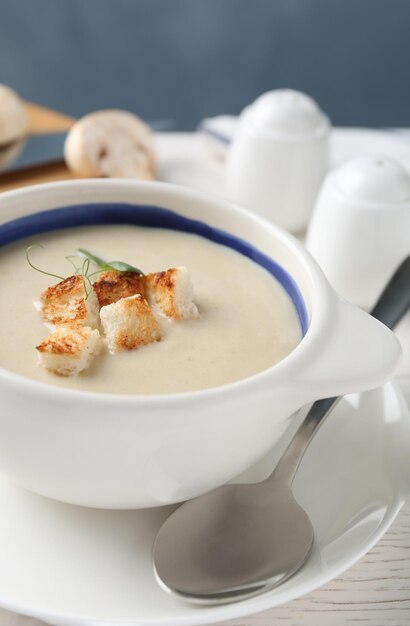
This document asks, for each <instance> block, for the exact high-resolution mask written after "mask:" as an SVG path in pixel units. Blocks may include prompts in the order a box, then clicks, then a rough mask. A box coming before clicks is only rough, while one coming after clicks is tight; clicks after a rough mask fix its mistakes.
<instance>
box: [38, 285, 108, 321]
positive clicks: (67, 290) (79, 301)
mask: <svg viewBox="0 0 410 626" xmlns="http://www.w3.org/2000/svg"><path fill="white" fill-rule="evenodd" d="M98 310H99V305H98V298H97V296H96V294H95V292H94V290H93V289H91V287H90V289H89V293H88V296H87V294H86V293H85V289H84V282H83V278H82V277H81V276H78V275H76V274H75V275H73V276H69V277H68V278H66V279H64V280H62V281H61V282H60V283H57V284H56V285H52V286H51V287H49V288H48V289H46V290H45V291H43V293H42V294H41V313H42V317H43V320H44V322H46V323H48V324H52V325H53V326H57V325H59V324H82V325H84V326H91V327H92V328H95V327H97V326H98Z"/></svg>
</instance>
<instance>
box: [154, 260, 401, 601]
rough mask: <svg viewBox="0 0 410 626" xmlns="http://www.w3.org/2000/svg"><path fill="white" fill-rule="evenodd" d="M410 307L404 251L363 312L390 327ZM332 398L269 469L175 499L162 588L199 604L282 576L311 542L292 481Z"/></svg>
mask: <svg viewBox="0 0 410 626" xmlns="http://www.w3.org/2000/svg"><path fill="white" fill-rule="evenodd" d="M409 307H410V256H409V257H407V259H406V260H405V261H404V262H403V263H402V264H401V265H400V267H399V268H398V269H397V270H396V272H395V274H394V275H393V277H392V278H391V280H390V281H389V283H388V285H387V287H386V288H385V290H384V291H383V293H382V295H381V296H380V298H379V300H378V302H377V304H376V305H375V307H374V308H373V310H372V312H371V314H372V315H373V316H374V317H376V318H377V319H379V320H380V321H382V322H383V323H384V324H386V325H387V326H389V327H390V328H393V327H394V326H395V325H396V324H397V323H398V322H399V321H400V319H401V318H402V317H403V315H404V314H405V313H406V311H407V310H408V309H409ZM338 400H339V398H328V399H325V400H318V401H317V402H315V403H314V404H313V405H312V407H311V409H310V411H309V412H308V414H307V416H306V418H305V419H304V421H303V423H302V424H301V426H300V427H299V429H298V430H297V432H296V434H295V435H294V437H293V439H292V441H291V442H290V444H289V446H288V447H287V449H286V450H285V452H284V454H283V456H282V458H281V459H280V461H279V463H278V465H277V466H276V468H275V470H274V471H273V473H272V474H271V475H270V476H269V477H268V478H267V479H266V480H265V481H263V482H261V483H258V484H253V485H226V486H224V487H220V488H218V489H216V490H214V491H211V492H209V493H206V494H205V495H203V496H200V497H198V498H195V499H194V500H190V501H188V502H186V503H185V504H183V505H182V506H180V507H179V508H178V509H177V510H176V511H175V512H174V513H172V515H170V517H169V518H168V519H167V520H166V521H165V523H164V524H163V526H162V527H161V529H160V530H159V532H158V534H157V537H156V539H155V543H154V547H153V561H154V571H155V574H156V577H157V579H158V582H159V583H160V585H161V586H162V587H163V588H164V589H166V590H167V591H169V592H171V593H173V594H176V595H178V596H179V597H181V598H184V599H185V600H189V601H191V602H195V603H199V604H222V603H226V602H231V601H234V600H242V599H245V598H248V597H250V596H254V595H257V594H259V593H261V592H263V591H266V590H268V589H272V588H273V587H276V586H277V585H279V584H281V583H282V582H284V581H285V580H287V579H288V578H289V577H290V576H292V574H294V573H295V572H296V571H297V570H298V569H299V568H300V567H301V566H302V565H303V563H304V562H305V560H306V558H307V556H308V554H309V552H310V549H311V547H312V544H313V539H314V531H313V527H312V524H311V522H310V519H309V517H308V516H307V514H306V513H305V511H304V510H303V509H302V508H301V507H300V506H299V504H298V503H297V502H296V500H295V499H294V497H293V494H292V488H291V487H292V482H293V479H294V477H295V474H296V471H297V469H298V467H299V463H300V461H301V459H302V457H303V455H304V453H305V451H306V448H307V447H308V445H309V443H310V441H311V440H312V437H313V435H314V434H315V433H316V431H317V430H318V428H319V426H320V424H322V423H323V422H324V420H325V419H326V417H327V416H328V415H329V413H330V412H331V410H332V408H333V406H334V405H335V403H336V402H337V401H338Z"/></svg>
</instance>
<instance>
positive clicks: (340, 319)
mask: <svg viewBox="0 0 410 626" xmlns="http://www.w3.org/2000/svg"><path fill="white" fill-rule="evenodd" d="M333 296H334V297H333V298H330V301H329V302H328V305H329V308H328V313H327V315H326V320H325V321H324V324H323V325H324V326H325V327H324V328H323V325H321V330H320V334H319V336H318V337H316V338H315V340H314V342H312V344H313V343H314V349H313V345H312V350H310V349H309V347H308V349H307V350H306V351H305V355H304V358H303V359H298V365H299V364H300V369H299V367H298V372H295V377H294V381H293V382H294V383H295V385H296V386H297V388H298V390H299V391H300V397H304V398H306V400H305V402H309V401H311V400H316V399H319V398H327V397H332V396H339V395H344V394H346V393H354V392H358V391H365V390H367V389H372V388H374V387H378V386H379V385H381V384H383V383H385V382H386V381H387V380H389V379H390V378H392V376H393V374H394V372H395V370H396V368H397V366H398V365H399V362H400V357H401V346H400V343H399V341H398V339H397V338H396V336H395V335H394V334H393V333H392V331H391V330H389V329H388V328H387V326H385V325H384V324H382V323H381V322H379V321H378V320H377V319H375V318H374V317H372V316H371V315H369V314H368V313H365V312H364V311H362V310H361V309H359V308H358V307H356V306H353V305H351V304H349V303H348V302H345V301H344V300H342V299H341V298H339V297H338V296H336V294H333ZM313 332H315V331H313ZM309 334H310V333H309V331H308V333H307V335H306V337H305V340H306V341H310V340H312V339H313V337H309Z"/></svg>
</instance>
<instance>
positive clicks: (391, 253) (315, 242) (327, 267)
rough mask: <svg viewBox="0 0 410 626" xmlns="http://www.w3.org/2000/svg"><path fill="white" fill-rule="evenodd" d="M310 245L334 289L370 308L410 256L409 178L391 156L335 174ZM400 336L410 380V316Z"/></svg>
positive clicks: (357, 162)
mask: <svg viewBox="0 0 410 626" xmlns="http://www.w3.org/2000/svg"><path fill="white" fill-rule="evenodd" d="M306 246H307V248H308V250H309V251H310V252H311V253H312V255H313V256H314V257H315V258H316V260H317V261H318V262H319V265H320V266H321V268H322V269H323V271H324V273H325V274H326V276H327V278H328V280H329V281H330V283H331V284H332V285H333V287H334V288H335V289H336V291H338V292H339V293H340V294H341V295H342V296H343V297H344V298H346V299H347V300H349V301H350V302H353V303H354V304H357V305H359V306H361V307H362V308H365V309H367V310H368V309H370V308H371V307H372V306H373V304H374V303H375V302H376V300H377V298H378V297H379V295H380V293H381V291H382V290H383V288H384V286H385V285H386V283H387V282H388V280H389V278H390V277H391V275H392V274H393V272H394V271H395V269H396V268H397V267H398V265H399V264H400V263H401V262H402V261H403V260H404V259H405V258H406V257H407V256H408V255H409V254H410V174H409V173H408V172H407V171H406V170H405V169H404V167H403V166H402V165H400V164H399V163H397V162H396V161H394V160H392V159H390V158H387V157H379V158H377V157H362V158H357V159H352V160H350V161H348V162H346V163H345V164H343V165H342V166H341V167H339V168H337V169H336V170H334V171H333V172H331V173H330V174H329V175H328V176H327V177H326V179H325V181H324V183H323V186H322V189H321V191H320V194H319V196H318V199H317V203H316V206H315V209H314V212H313V215H312V219H311V223H310V226H309V229H308V233H307V238H306ZM409 289H410V285H409ZM397 335H398V337H399V339H400V340H401V343H402V346H403V352H404V360H403V365H402V367H401V369H400V372H399V373H400V375H401V376H405V377H410V314H408V315H407V316H406V317H405V318H404V320H403V321H402V322H401V324H400V325H399V327H398V331H397Z"/></svg>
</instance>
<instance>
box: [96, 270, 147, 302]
mask: <svg viewBox="0 0 410 626" xmlns="http://www.w3.org/2000/svg"><path fill="white" fill-rule="evenodd" d="M93 287H94V291H95V293H96V294H97V298H98V302H99V303H100V307H103V306H107V304H112V303H113V302H118V300H120V298H128V297H129V296H135V295H136V294H137V293H139V294H141V295H142V297H143V298H145V285H144V276H141V275H140V274H136V273H135V272H116V271H114V270H110V271H108V272H102V273H101V274H100V275H99V277H98V278H97V280H96V281H95V283H94V285H93Z"/></svg>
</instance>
